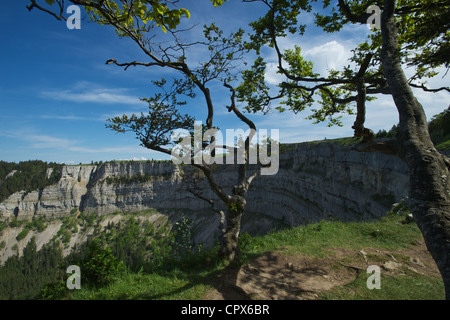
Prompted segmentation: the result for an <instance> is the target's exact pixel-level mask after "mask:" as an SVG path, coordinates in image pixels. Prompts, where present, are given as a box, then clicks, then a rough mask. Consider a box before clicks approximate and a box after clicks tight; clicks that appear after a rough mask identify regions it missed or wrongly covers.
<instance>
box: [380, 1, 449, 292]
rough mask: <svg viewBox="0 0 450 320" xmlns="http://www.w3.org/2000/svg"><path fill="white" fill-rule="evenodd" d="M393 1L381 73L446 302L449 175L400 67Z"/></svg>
mask: <svg viewBox="0 0 450 320" xmlns="http://www.w3.org/2000/svg"><path fill="white" fill-rule="evenodd" d="M394 8H395V0H385V1H384V10H383V13H382V21H381V32H382V53H381V60H382V67H383V72H384V75H385V77H386V80H387V82H388V85H389V88H390V89H391V92H392V96H393V99H394V102H395V105H396V107H397V110H398V113H399V131H398V137H397V139H398V142H399V154H398V156H399V157H400V158H402V159H403V160H404V161H405V163H406V164H407V166H408V168H409V171H410V187H409V206H410V208H411V210H412V213H413V216H414V219H415V221H416V222H417V225H418V226H419V228H420V230H421V232H422V234H423V237H424V239H425V243H426V245H427V248H428V250H429V252H430V253H431V255H432V256H433V258H434V260H435V261H436V264H437V266H438V268H439V271H440V273H441V275H442V279H443V281H444V286H445V294H446V299H450V254H449V252H450V174H449V169H448V167H447V165H446V162H445V160H444V157H445V156H443V155H441V154H440V153H439V152H438V151H437V150H436V149H435V147H434V145H433V143H432V142H431V139H430V136H429V133H428V123H427V120H426V116H425V112H424V110H423V107H422V105H421V104H420V103H419V102H418V101H417V99H416V98H415V97H414V94H413V92H412V90H411V88H410V86H409V84H408V81H407V79H406V76H405V74H404V72H403V69H402V67H401V63H400V59H399V55H398V51H399V46H398V36H397V25H396V23H395V19H394Z"/></svg>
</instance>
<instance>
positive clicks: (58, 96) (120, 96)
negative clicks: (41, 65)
mask: <svg viewBox="0 0 450 320" xmlns="http://www.w3.org/2000/svg"><path fill="white" fill-rule="evenodd" d="M127 91H128V90H127V89H123V88H118V89H108V88H94V89H82V90H77V89H66V90H49V91H43V92H42V93H41V97H43V98H46V99H52V100H58V101H70V102H78V103H84V102H93V103H101V104H128V105H133V104H142V101H140V100H139V97H138V96H135V95H130V94H126V92H127Z"/></svg>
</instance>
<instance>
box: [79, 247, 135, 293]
mask: <svg viewBox="0 0 450 320" xmlns="http://www.w3.org/2000/svg"><path fill="white" fill-rule="evenodd" d="M80 268H81V279H82V282H83V283H87V284H88V285H91V286H94V287H103V286H105V285H108V284H110V283H112V282H113V281H115V280H117V279H118V278H120V276H122V275H123V274H124V273H125V271H126V267H125V264H124V263H123V261H121V260H119V259H117V258H116V257H115V256H114V255H113V254H112V250H111V248H108V247H107V248H103V247H102V245H101V242H100V240H99V239H95V240H94V241H92V242H91V243H90V245H89V247H88V252H87V255H86V257H85V258H84V259H83V260H82V262H81V266H80Z"/></svg>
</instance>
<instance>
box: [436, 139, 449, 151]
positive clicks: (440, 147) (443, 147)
mask: <svg viewBox="0 0 450 320" xmlns="http://www.w3.org/2000/svg"><path fill="white" fill-rule="evenodd" d="M436 149H438V150H439V151H445V150H450V140H447V141H445V142H441V143H439V144H438V145H436Z"/></svg>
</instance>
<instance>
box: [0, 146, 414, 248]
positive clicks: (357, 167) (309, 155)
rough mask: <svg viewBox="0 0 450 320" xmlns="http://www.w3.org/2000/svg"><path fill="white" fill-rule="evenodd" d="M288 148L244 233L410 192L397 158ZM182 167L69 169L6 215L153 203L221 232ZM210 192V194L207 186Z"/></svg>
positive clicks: (256, 194) (9, 203)
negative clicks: (191, 189)
mask: <svg viewBox="0 0 450 320" xmlns="http://www.w3.org/2000/svg"><path fill="white" fill-rule="evenodd" d="M282 151H283V152H282V154H281V155H280V169H279V172H278V173H277V174H276V175H273V176H260V177H258V178H257V179H255V180H254V181H253V183H252V185H251V187H250V190H249V193H248V206H247V210H246V211H247V213H246V214H245V215H244V221H243V231H250V232H252V233H258V232H261V233H262V232H265V231H268V230H273V229H277V228H278V227H280V226H287V225H298V224H302V223H308V222H315V221H320V220H322V219H329V218H334V219H339V220H345V221H348V220H359V219H369V218H374V217H380V216H382V215H384V214H385V213H386V212H387V211H388V210H389V208H390V207H391V205H392V204H393V203H394V202H397V201H399V200H401V199H402V198H404V197H406V195H407V193H408V181H409V178H408V176H409V175H408V171H407V168H406V166H405V165H404V164H403V162H402V161H401V160H399V159H397V158H395V157H392V156H388V155H384V154H378V153H360V152H356V151H353V150H352V149H351V147H350V146H342V145H338V144H334V143H329V142H328V143H327V142H325V143H316V144H314V143H302V144H294V145H285V146H283V150H282ZM179 170H180V169H179V168H177V167H176V166H175V165H173V164H172V163H170V162H111V163H105V164H102V165H99V166H97V165H80V166H65V167H63V169H62V172H61V178H60V180H59V181H58V183H56V184H54V185H51V186H48V187H46V188H44V189H43V190H37V191H33V192H30V193H26V192H24V191H22V192H17V193H15V194H13V195H11V196H10V197H9V198H8V199H6V200H5V201H4V202H2V203H0V219H10V218H12V217H14V216H16V217H17V218H18V219H30V218H32V217H39V216H43V217H46V218H52V217H63V216H66V215H69V214H71V213H74V212H76V211H82V212H95V213H98V214H100V215H103V214H108V213H113V212H118V211H119V212H138V211H142V210H145V209H149V208H154V209H158V210H161V212H165V213H167V214H168V215H171V214H172V213H173V212H177V216H179V213H180V212H181V211H183V212H187V213H188V214H189V215H191V218H192V220H195V221H196V228H197V230H198V234H200V236H199V240H200V239H202V240H205V239H208V238H210V237H211V236H212V234H213V233H214V232H215V231H216V230H217V223H218V219H217V217H216V216H215V215H214V214H213V213H211V212H210V211H209V210H208V208H209V207H208V204H207V203H206V202H204V201H202V200H199V199H197V198H195V197H194V196H193V195H192V194H190V193H189V192H188V191H187V190H186V185H185V184H184V183H183V180H182V179H181V175H180V171H179ZM235 170H236V167H235V166H232V165H223V166H220V168H219V172H218V173H217V177H218V179H219V180H220V181H221V183H222V184H224V185H226V186H227V187H231V186H232V185H233V183H234V182H235V180H236V174H235ZM205 192H207V193H208V192H209V191H208V187H207V185H206V184H205ZM255 216H257V219H254V217H255Z"/></svg>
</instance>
